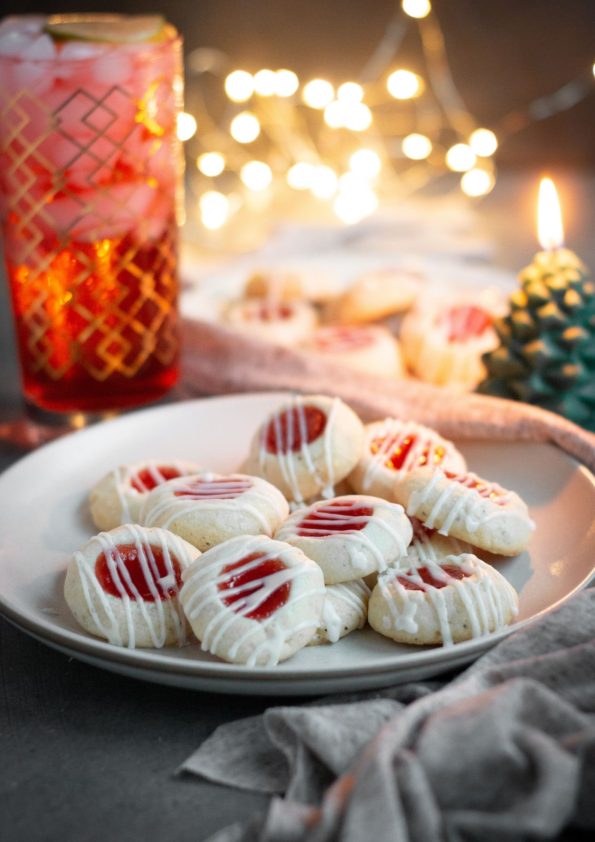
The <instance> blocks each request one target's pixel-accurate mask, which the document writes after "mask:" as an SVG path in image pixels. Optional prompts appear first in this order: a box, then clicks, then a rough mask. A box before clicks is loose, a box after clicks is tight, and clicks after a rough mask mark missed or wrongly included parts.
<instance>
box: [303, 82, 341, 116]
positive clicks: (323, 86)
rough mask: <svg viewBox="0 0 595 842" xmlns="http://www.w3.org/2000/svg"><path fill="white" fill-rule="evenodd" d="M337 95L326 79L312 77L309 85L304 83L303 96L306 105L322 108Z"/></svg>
mask: <svg viewBox="0 0 595 842" xmlns="http://www.w3.org/2000/svg"><path fill="white" fill-rule="evenodd" d="M334 96H335V89H334V88H333V86H332V85H331V83H330V82H327V80H326V79H312V80H311V81H310V82H308V83H307V85H304V90H303V91H302V97H303V100H304V102H305V103H306V105H309V106H310V108H317V109H319V110H322V109H323V108H326V106H327V105H328V104H329V103H330V102H332V101H333V99H334Z"/></svg>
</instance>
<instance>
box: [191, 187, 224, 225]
mask: <svg viewBox="0 0 595 842" xmlns="http://www.w3.org/2000/svg"><path fill="white" fill-rule="evenodd" d="M198 206H199V209H200V219H201V222H202V224H203V225H204V227H205V228H209V229H210V230H211V231H214V230H216V229H217V228H221V227H222V226H223V225H225V223H226V222H227V220H228V219H229V199H228V198H227V196H225V195H224V194H223V193H219V192H218V191H217V190H207V192H206V193H203V194H202V196H201V197H200V199H199V202H198Z"/></svg>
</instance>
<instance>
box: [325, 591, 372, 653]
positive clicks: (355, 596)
mask: <svg viewBox="0 0 595 842" xmlns="http://www.w3.org/2000/svg"><path fill="white" fill-rule="evenodd" d="M331 596H332V598H331ZM369 598H370V588H369V587H368V586H367V585H366V583H365V582H364V581H363V579H355V580H354V581H353V582H343V583H341V584H339V585H327V588H326V596H325V598H324V605H323V607H322V620H321V629H322V630H323V634H324V633H325V632H326V634H325V636H326V637H327V638H328V641H329V643H336V642H337V641H338V640H339V638H340V637H341V632H342V631H343V618H342V617H341V615H340V613H339V611H337V609H336V607H335V605H334V601H335V600H336V601H338V602H343V603H345V605H347V606H348V607H349V608H350V609H351V610H352V611H355V612H356V614H357V615H359V618H360V621H359V625H358V628H360V629H361V628H363V626H364V625H365V623H366V618H367V612H368V600H369Z"/></svg>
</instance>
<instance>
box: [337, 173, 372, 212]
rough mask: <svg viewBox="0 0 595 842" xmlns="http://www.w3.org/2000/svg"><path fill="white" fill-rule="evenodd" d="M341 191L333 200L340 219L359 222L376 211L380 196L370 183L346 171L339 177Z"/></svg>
mask: <svg viewBox="0 0 595 842" xmlns="http://www.w3.org/2000/svg"><path fill="white" fill-rule="evenodd" d="M339 185H340V187H339V193H338V195H337V196H336V198H335V200H334V202H333V210H334V211H335V213H336V214H337V216H338V217H339V219H340V220H342V221H343V222H346V223H347V224H353V223H354V222H359V221H360V220H361V219H364V217H366V216H369V215H370V214H371V213H374V211H375V210H376V208H377V207H378V197H377V196H376V194H375V193H374V191H373V190H372V189H371V188H370V186H369V184H367V183H366V182H363V181H361V180H360V179H357V178H355V177H354V176H353V174H352V173H346V174H345V175H343V176H341V178H340V179H339Z"/></svg>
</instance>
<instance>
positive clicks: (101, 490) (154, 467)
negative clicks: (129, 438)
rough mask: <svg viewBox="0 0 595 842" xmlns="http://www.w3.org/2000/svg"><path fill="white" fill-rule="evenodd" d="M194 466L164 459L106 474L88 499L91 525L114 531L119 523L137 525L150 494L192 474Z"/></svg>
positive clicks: (197, 469)
mask: <svg viewBox="0 0 595 842" xmlns="http://www.w3.org/2000/svg"><path fill="white" fill-rule="evenodd" d="M199 470H200V468H199V466H198V465H196V464H195V463H194V462H176V461H171V460H169V461H168V460H166V459H161V460H152V461H148V462H139V463H137V464H136V465H121V466H120V467H119V468H115V469H114V470H113V471H110V472H109V474H106V475H105V476H104V477H103V479H101V480H100V481H99V482H98V483H97V485H96V486H95V487H94V488H93V489H92V490H91V493H90V495H89V505H90V508H91V517H92V518H93V523H94V524H95V526H96V527H97V528H98V529H104V530H107V529H113V528H114V527H116V526H120V525H121V524H122V523H138V522H139V515H140V510H141V507H142V505H143V503H144V502H145V500H146V498H147V494H148V493H149V491H152V490H153V489H154V488H155V487H156V486H157V485H161V484H162V483H164V482H167V481H168V480H170V479H174V478H176V477H183V476H186V475H187V474H195V473H197V472H198V471H199Z"/></svg>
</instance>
